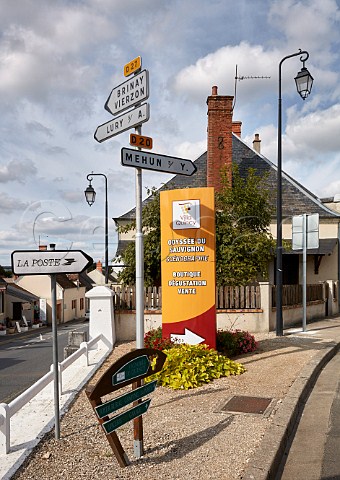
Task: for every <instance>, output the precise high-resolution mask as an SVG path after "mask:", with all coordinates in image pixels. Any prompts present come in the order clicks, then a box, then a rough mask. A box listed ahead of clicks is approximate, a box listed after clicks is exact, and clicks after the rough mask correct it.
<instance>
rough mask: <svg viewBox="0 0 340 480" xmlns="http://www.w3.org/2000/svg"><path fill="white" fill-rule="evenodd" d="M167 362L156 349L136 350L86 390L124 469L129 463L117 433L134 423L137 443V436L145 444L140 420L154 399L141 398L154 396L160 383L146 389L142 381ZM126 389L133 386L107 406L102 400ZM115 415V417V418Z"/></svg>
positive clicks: (163, 355) (120, 360) (149, 384)
mask: <svg viewBox="0 0 340 480" xmlns="http://www.w3.org/2000/svg"><path fill="white" fill-rule="evenodd" d="M154 358H156V363H155V365H151V361H152V359H154ZM165 359H166V355H165V353H163V352H161V351H160V350H156V349H153V348H141V349H138V350H133V351H132V352H130V353H127V354H126V355H124V356H123V357H121V358H120V359H119V360H118V361H117V362H115V363H114V364H113V365H111V367H109V368H108V370H107V371H106V372H105V373H104V374H103V375H102V376H101V378H100V379H99V380H98V382H97V383H96V385H94V386H93V387H89V388H87V389H86V395H87V397H88V399H89V401H90V403H91V405H92V408H93V410H94V411H95V413H96V415H97V418H98V421H99V423H100V424H101V425H102V427H103V430H104V432H105V434H106V436H107V439H108V442H109V444H110V446H111V448H112V450H113V453H114V454H115V455H116V458H117V460H118V463H119V465H120V466H121V467H126V466H127V465H129V459H128V457H127V455H126V453H125V451H124V449H123V447H122V444H121V443H120V440H119V438H118V435H117V433H116V429H117V428H119V427H121V426H122V425H124V424H125V423H127V422H129V421H131V420H134V422H135V423H134V439H135V440H136V433H138V437H139V438H138V439H137V440H138V442H140V443H142V442H143V428H142V421H141V420H142V415H143V414H144V413H146V412H147V410H148V408H149V405H150V402H151V399H150V398H147V399H145V400H142V398H143V397H145V396H146V395H149V394H150V393H152V392H153V391H154V390H155V388H156V383H157V381H153V382H150V383H146V384H145V385H144V384H143V379H144V378H146V377H148V376H150V375H152V374H153V373H157V372H159V371H161V369H162V368H163V364H164V362H165ZM127 385H132V391H131V392H127V393H124V394H123V395H120V396H118V397H115V398H114V399H111V400H109V401H108V402H106V403H103V402H102V400H101V398H102V397H104V396H105V395H108V394H109V393H112V392H115V391H116V390H119V389H120V388H122V387H126V386H127ZM130 403H133V406H132V407H131V408H129V409H128V410H124V411H123V412H122V413H116V412H117V410H120V409H121V408H123V407H126V406H127V405H129V404H130ZM112 414H114V415H113V416H112ZM109 415H111V416H109ZM136 421H137V422H138V421H140V424H139V425H136ZM137 457H138V455H137Z"/></svg>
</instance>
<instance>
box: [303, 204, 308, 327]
mask: <svg viewBox="0 0 340 480" xmlns="http://www.w3.org/2000/svg"><path fill="white" fill-rule="evenodd" d="M302 235H303V251H302V271H303V274H302V275H303V281H302V305H303V315H302V330H303V331H304V332H305V331H306V325H307V215H306V214H305V213H304V214H303V230H302Z"/></svg>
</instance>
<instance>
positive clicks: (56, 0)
mask: <svg viewBox="0 0 340 480" xmlns="http://www.w3.org/2000/svg"><path fill="white" fill-rule="evenodd" d="M0 7H1V9H0V11H1V15H0V24H1V28H0V32H1V33H0V104H1V115H0V131H1V134H0V216H1V231H0V264H2V265H9V264H10V254H11V252H12V251H13V250H22V249H35V248H37V246H38V244H39V242H40V243H45V244H49V243H56V244H57V248H59V249H63V248H70V247H71V248H73V249H82V250H84V251H85V252H87V253H88V254H90V255H92V256H93V258H94V259H95V260H99V259H103V257H104V253H103V252H104V246H103V239H104V230H103V214H104V178H103V177H95V178H94V181H93V186H94V188H95V190H96V191H97V198H96V202H95V204H94V205H93V206H92V207H91V208H90V207H89V206H88V205H87V203H86V202H85V199H84V190H85V188H86V187H87V185H88V182H87V179H86V176H87V174H89V173H90V172H92V171H94V172H95V173H104V174H105V175H106V176H107V178H108V190H109V216H110V217H118V216H119V215H121V214H123V213H125V212H126V211H127V210H129V209H130V208H132V207H133V206H134V204H135V193H134V192H135V177H134V169H131V168H127V167H123V166H121V164H120V150H121V148H122V147H129V133H130V132H125V133H122V134H120V135H118V136H115V137H114V138H111V139H110V140H107V141H105V142H103V143H98V142H96V141H95V140H94V138H93V134H94V132H95V129H96V127H97V126H98V125H100V124H102V123H104V122H107V121H109V120H110V119H111V118H112V115H110V114H109V113H108V112H107V111H106V110H104V104H105V102H106V100H107V97H108V95H109V93H110V91H111V90H112V88H114V87H115V86H117V85H119V84H120V83H122V82H123V81H124V80H125V78H124V74H123V67H124V65H125V64H126V63H128V62H129V61H130V60H132V59H133V58H135V57H137V56H139V55H140V56H141V57H142V64H143V68H146V69H148V70H149V73H150V98H149V104H150V111H151V117H150V120H149V122H147V123H145V124H144V125H143V127H142V130H143V131H142V133H143V134H144V135H148V136H150V137H152V138H153V141H154V148H153V150H154V152H157V153H163V154H167V155H173V156H179V157H184V158H189V159H192V160H194V159H195V158H197V157H198V156H199V155H200V154H201V153H203V152H204V151H205V150H206V127H207V116H206V112H207V108H206V99H207V96H208V95H210V93H211V87H212V86H213V85H217V86H218V88H219V90H218V92H219V94H221V95H234V86H235V80H234V78H235V71H236V65H237V69H238V70H237V71H238V76H240V77H242V76H266V77H270V78H268V79H244V80H239V81H237V82H236V85H237V99H236V105H235V110H234V120H240V121H242V123H243V125H242V137H243V139H244V140H245V141H246V142H248V143H249V144H250V145H252V140H253V138H254V133H259V134H260V138H261V140H262V142H261V148H262V150H261V151H262V153H263V154H264V155H266V156H267V157H268V158H269V159H270V160H272V161H273V162H274V163H276V156H277V154H276V151H277V98H278V65H279V62H280V60H281V59H282V58H283V57H285V56H286V55H290V54H292V53H295V52H297V51H298V50H299V49H300V48H301V49H302V50H308V52H309V54H310V58H309V60H308V62H307V63H306V66H307V67H308V69H309V71H310V72H311V74H312V75H313V77H314V86H313V91H312V94H311V96H310V97H309V98H308V99H307V100H306V101H304V102H303V101H302V100H301V98H300V97H299V96H298V94H297V92H296V89H295V84H294V77H295V75H296V74H297V72H298V71H299V70H300V68H301V62H300V61H299V57H295V58H293V59H289V60H287V61H286V62H285V63H284V64H283V78H282V87H283V111H284V125H283V169H284V170H285V171H286V172H288V173H289V174H291V175H292V176H293V177H294V178H296V180H298V181H299V182H300V183H302V184H303V185H305V186H306V187H307V188H309V189H310V190H311V191H312V192H314V193H315V194H316V195H318V196H319V197H326V196H331V195H334V194H336V193H340V173H339V167H340V134H339V133H340V82H339V70H340V67H339V65H340V62H339V52H340V48H339V46H340V45H339V43H340V35H339V32H340V28H339V27H340V3H339V0H337V1H336V0H322V2H321V1H320V0H300V1H297V0H279V1H275V0H239V1H238V2H235V1H234V0H167V1H163V0H125V1H122V0H21V1H20V2H14V1H13V0H0ZM169 178H170V177H169V176H168V175H166V174H163V173H158V174H157V173H155V172H146V171H144V172H143V188H144V189H145V194H146V188H147V187H152V186H156V187H158V186H160V185H161V183H162V182H165V181H167V180H168V179H169ZM116 247H117V237H116V234H115V232H114V224H113V222H111V225H110V252H109V255H110V257H113V256H114V254H115V251H116Z"/></svg>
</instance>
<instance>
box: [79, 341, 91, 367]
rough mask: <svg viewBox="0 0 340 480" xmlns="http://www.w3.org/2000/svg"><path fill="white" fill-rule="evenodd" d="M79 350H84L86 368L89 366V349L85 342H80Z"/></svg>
mask: <svg viewBox="0 0 340 480" xmlns="http://www.w3.org/2000/svg"><path fill="white" fill-rule="evenodd" d="M79 348H84V357H83V358H84V364H85V365H86V366H87V367H88V366H89V347H88V344H87V342H81V344H80V347H79Z"/></svg>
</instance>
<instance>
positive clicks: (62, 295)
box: [16, 274, 86, 323]
mask: <svg viewBox="0 0 340 480" xmlns="http://www.w3.org/2000/svg"><path fill="white" fill-rule="evenodd" d="M56 283H57V312H56V314H57V322H58V323H66V322H69V321H71V320H74V319H77V318H81V317H84V316H85V311H86V306H85V292H86V287H85V286H82V285H80V284H79V285H77V284H75V283H74V282H73V281H72V280H70V279H69V278H68V277H67V275H66V274H59V275H56ZM16 284H17V285H19V286H20V287H22V288H25V289H27V290H29V291H30V292H32V293H33V294H34V295H37V296H39V297H40V302H39V310H40V311H39V316H40V319H41V320H42V321H46V322H47V323H51V322H52V301H51V278H50V276H49V275H25V276H21V277H19V278H18V279H17V280H16Z"/></svg>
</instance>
